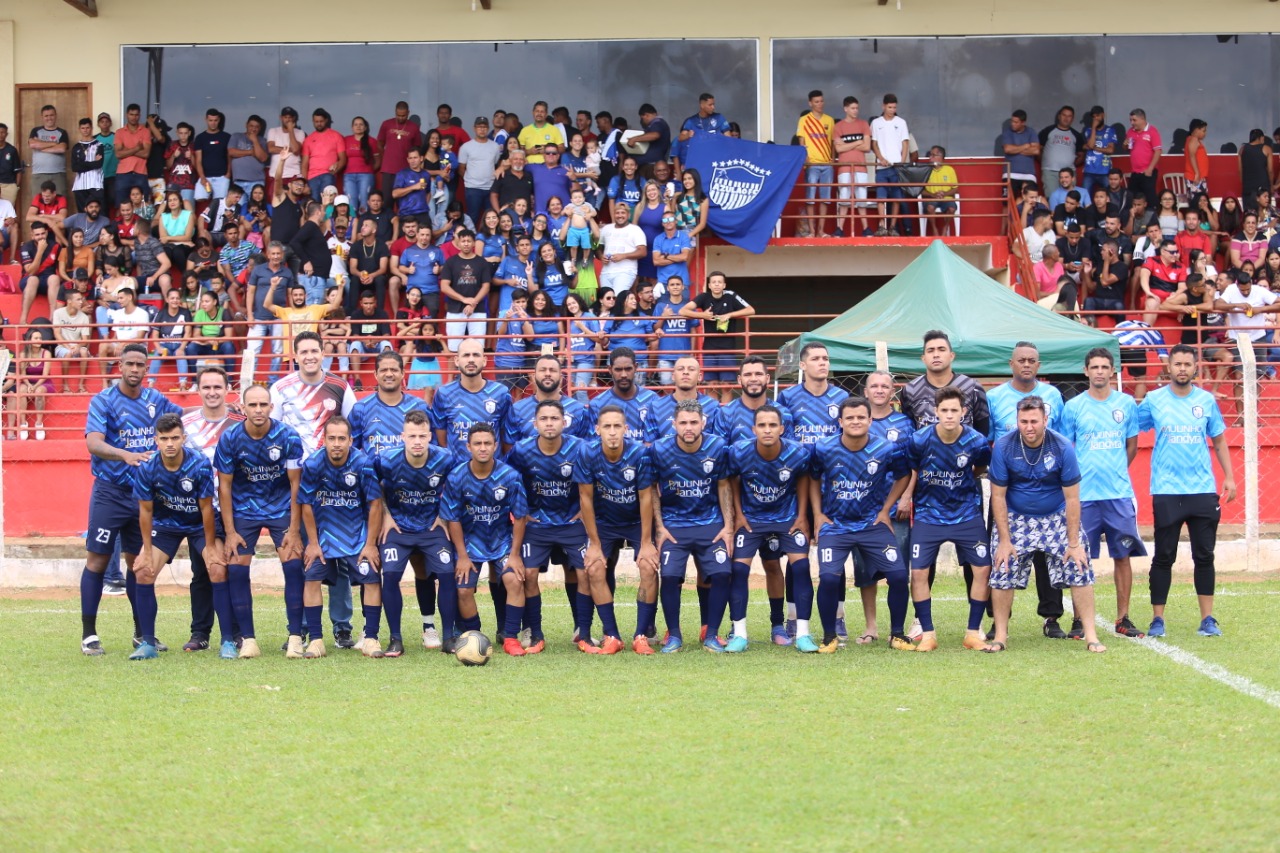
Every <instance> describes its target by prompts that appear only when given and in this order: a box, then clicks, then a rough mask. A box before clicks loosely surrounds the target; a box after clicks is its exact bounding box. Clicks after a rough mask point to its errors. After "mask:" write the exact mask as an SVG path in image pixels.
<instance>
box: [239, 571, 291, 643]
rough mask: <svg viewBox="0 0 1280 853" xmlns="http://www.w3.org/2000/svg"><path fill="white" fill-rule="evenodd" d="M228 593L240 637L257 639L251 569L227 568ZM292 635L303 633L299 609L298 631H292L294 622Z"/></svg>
mask: <svg viewBox="0 0 1280 853" xmlns="http://www.w3.org/2000/svg"><path fill="white" fill-rule="evenodd" d="M227 592H228V593H229V594H230V595H231V610H232V612H234V613H235V617H236V627H238V628H239V629H240V636H242V637H250V638H252V637H255V636H256V635H255V634H254V631H253V588H252V587H251V586H249V567H248V566H236V565H231V566H227ZM290 626H291V628H290V631H289V633H290V634H301V633H302V609H301V608H299V609H298V630H297V631H294V630H292V622H290Z"/></svg>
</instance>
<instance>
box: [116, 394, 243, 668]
mask: <svg viewBox="0 0 1280 853" xmlns="http://www.w3.org/2000/svg"><path fill="white" fill-rule="evenodd" d="M185 438H186V436H185V434H184V432H183V429H182V418H181V417H179V416H178V415H176V414H172V413H168V414H164V415H161V416H160V417H159V418H158V419H157V420H156V426H155V442H156V447H157V448H159V452H158V453H156V454H155V455H153V456H152V457H151V458H150V459H148V460H147V461H146V462H143V463H142V465H140V466H139V467H138V471H137V473H136V474H135V475H134V478H133V494H134V496H135V497H136V498H137V500H138V525H139V528H140V530H141V532H142V550H141V551H140V552H139V553H138V557H137V559H135V560H134V561H133V571H134V574H136V575H137V576H138V588H139V590H141V589H142V588H143V587H146V588H147V589H148V594H145V595H139V596H138V621H139V622H140V623H141V632H142V644H141V645H140V646H138V648H137V650H136V651H134V653H133V654H132V655H130V656H129V660H147V659H149V658H154V657H158V656H159V653H158V652H157V651H156V646H155V642H156V638H155V633H156V593H155V582H156V574H157V573H159V571H160V569H162V568H163V567H164V566H166V565H167V564H168V563H169V561H170V560H172V559H173V556H174V554H176V553H178V546H179V545H181V544H182V541H183V540H184V539H185V540H186V542H187V548H188V549H189V550H190V552H191V563H192V565H193V566H194V565H195V564H196V563H200V564H202V568H203V567H205V566H207V568H206V569H205V571H204V574H205V575H206V576H209V575H212V586H213V602H214V604H213V606H214V609H215V610H216V611H217V613H218V626H219V627H220V628H221V629H222V646H221V651H220V654H221V656H222V657H223V658H224V659H228V660H234V659H235V658H236V656H237V655H238V653H239V650H238V649H236V643H235V639H234V638H233V632H232V629H231V598H230V595H229V594H228V592H227V574H226V565H225V561H218V560H214V559H212V558H213V557H214V554H215V552H216V550H217V545H216V543H215V541H214V534H213V467H212V466H211V465H210V464H209V460H208V459H206V458H205V457H204V455H203V454H200V453H197V452H195V451H193V450H190V449H187V448H184V447H183V440H184V439H185ZM220 563H221V565H219V564H220Z"/></svg>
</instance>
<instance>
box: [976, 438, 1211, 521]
mask: <svg viewBox="0 0 1280 853" xmlns="http://www.w3.org/2000/svg"><path fill="white" fill-rule="evenodd" d="M987 476H988V479H990V480H991V484H992V485H995V486H1004V487H1006V488H1007V489H1008V491H1007V492H1006V500H1007V501H1008V504H1009V509H1011V510H1013V511H1014V512H1020V513H1022V514H1023V515H1049V514H1051V513H1055V512H1059V511H1060V510H1062V509H1065V508H1066V505H1067V499H1066V497H1065V496H1064V495H1063V494H1062V490H1063V488H1065V487H1067V486H1074V485H1075V484H1076V483H1079V482H1080V465H1079V463H1077V461H1076V449H1075V448H1074V447H1073V446H1072V445H1071V442H1069V441H1067V440H1066V439H1065V438H1063V437H1062V436H1061V435H1059V434H1058V433H1056V432H1054V431H1053V430H1051V429H1047V430H1045V431H1044V441H1042V442H1041V443H1040V446H1039V447H1027V446H1026V445H1025V444H1023V443H1022V435H1021V434H1020V433H1018V431H1017V430H1014V431H1013V432H1007V433H1005V434H1004V436H1003V437H1002V438H1001V439H1000V440H999V441H997V442H996V443H995V444H994V445H993V446H992V448H991V468H990V470H989V471H988V475H987ZM1210 491H1212V489H1211V490H1210Z"/></svg>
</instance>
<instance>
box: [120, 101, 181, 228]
mask: <svg viewBox="0 0 1280 853" xmlns="http://www.w3.org/2000/svg"><path fill="white" fill-rule="evenodd" d="M147 130H148V132H150V134H151V153H150V154H148V155H147V190H146V192H144V193H143V200H144V201H146V202H148V203H150V204H153V205H154V204H157V203H159V202H160V201H162V200H163V199H164V190H165V185H164V171H165V157H166V156H168V154H169V143H171V142H172V141H173V140H172V139H170V138H169V123H168V122H166V121H165V120H164V119H162V118H160V116H158V115H156V114H155V113H148V114H147ZM130 198H132V195H130ZM135 207H136V202H135Z"/></svg>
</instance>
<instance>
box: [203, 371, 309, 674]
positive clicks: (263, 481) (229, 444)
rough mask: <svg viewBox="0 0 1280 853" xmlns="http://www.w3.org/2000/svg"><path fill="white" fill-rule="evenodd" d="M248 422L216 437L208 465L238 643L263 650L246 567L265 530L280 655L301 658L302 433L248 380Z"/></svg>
mask: <svg viewBox="0 0 1280 853" xmlns="http://www.w3.org/2000/svg"><path fill="white" fill-rule="evenodd" d="M240 404H241V406H242V407H243V408H244V413H245V420H244V422H242V423H238V424H235V425H234V426H232V427H230V428H229V429H227V430H226V431H225V432H224V433H223V434H222V438H220V439H218V448H217V450H216V451H215V452H214V455H213V469H214V470H215V471H217V472H218V492H219V498H218V504H219V507H220V509H221V510H222V529H223V531H224V532H225V533H226V547H227V583H228V584H229V587H230V593H231V607H232V610H233V611H234V612H235V620H236V625H237V626H238V627H239V628H240V635H241V636H242V637H243V640H242V642H241V645H240V657H242V658H256V657H258V656H260V655H261V654H262V650H261V649H260V648H259V647H258V641H257V640H256V639H255V637H256V634H255V632H254V625H253V590H252V588H251V587H250V586H249V565H250V563H251V561H252V560H253V554H254V549H255V548H256V547H257V545H258V537H259V536H261V535H262V531H263V529H264V528H265V529H266V530H267V533H268V534H269V535H270V536H271V543H272V544H273V545H275V548H276V555H277V556H279V557H280V566H281V570H282V571H283V574H284V609H285V616H286V618H287V621H288V625H289V639H288V640H287V641H286V644H285V657H288V658H300V657H302V653H303V647H302V590H303V582H304V578H303V571H302V538H301V532H300V530H301V524H302V520H301V517H300V515H299V513H298V504H297V500H296V499H297V493H298V480H299V478H300V477H301V472H300V470H299V466H300V465H301V464H302V454H303V449H302V438H301V437H300V436H299V435H298V431H297V430H295V429H294V428H293V427H291V426H289V425H288V424H285V423H281V422H280V421H277V420H275V419H274V418H272V417H271V394H270V392H268V391H267V389H266V388H263V387H262V386H261V385H250V386H249V387H248V388H246V389H245V391H244V393H242V394H241V395H240Z"/></svg>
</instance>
